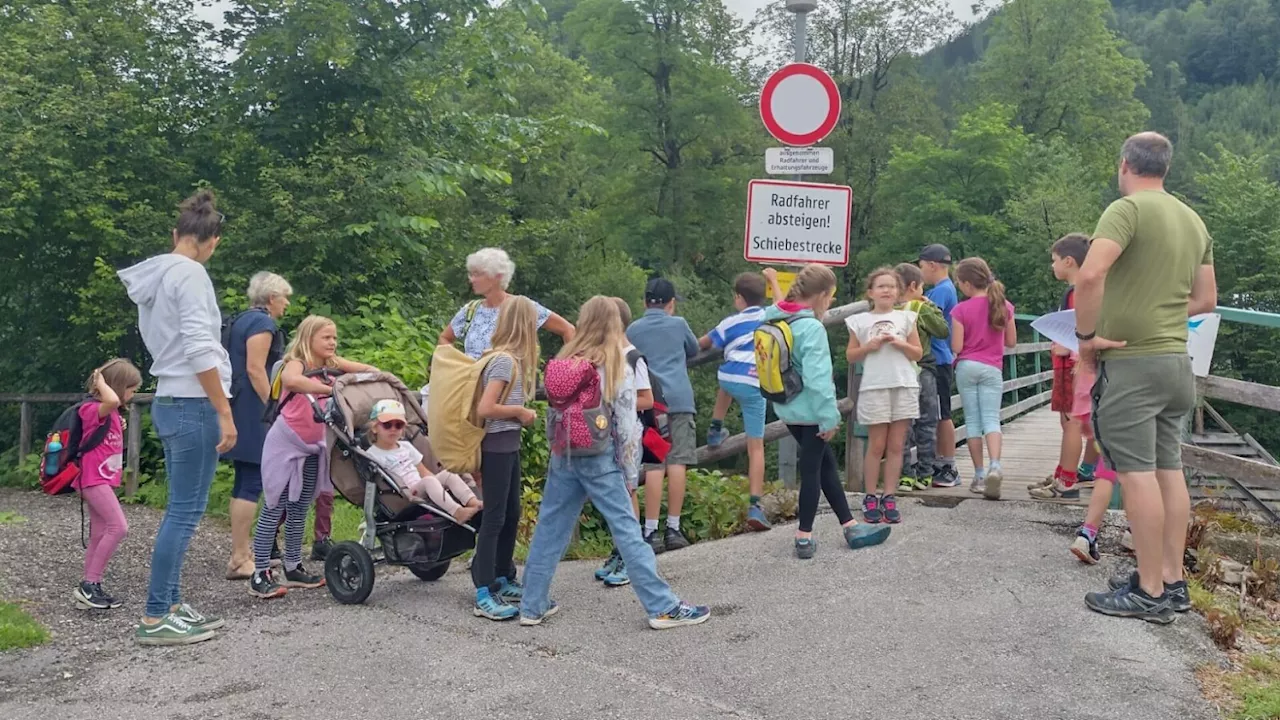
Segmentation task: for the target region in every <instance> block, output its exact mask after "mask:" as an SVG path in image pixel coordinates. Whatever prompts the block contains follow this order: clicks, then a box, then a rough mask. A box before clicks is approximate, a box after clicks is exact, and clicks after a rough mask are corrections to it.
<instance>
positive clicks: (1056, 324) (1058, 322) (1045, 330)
mask: <svg viewBox="0 0 1280 720" xmlns="http://www.w3.org/2000/svg"><path fill="white" fill-rule="evenodd" d="M1031 327H1032V328H1033V329H1035V330H1037V331H1038V332H1039V333H1040V334H1041V335H1043V336H1045V337H1047V338H1049V339H1050V340H1052V341H1053V342H1056V343H1058V344H1059V345H1061V346H1063V347H1065V348H1066V349H1068V350H1070V351H1071V352H1079V351H1080V341H1079V340H1077V339H1076V311H1075V310H1059V311H1058V312H1051V313H1049V314H1048V315H1041V316H1040V317H1038V318H1036V319H1035V320H1032V321H1031Z"/></svg>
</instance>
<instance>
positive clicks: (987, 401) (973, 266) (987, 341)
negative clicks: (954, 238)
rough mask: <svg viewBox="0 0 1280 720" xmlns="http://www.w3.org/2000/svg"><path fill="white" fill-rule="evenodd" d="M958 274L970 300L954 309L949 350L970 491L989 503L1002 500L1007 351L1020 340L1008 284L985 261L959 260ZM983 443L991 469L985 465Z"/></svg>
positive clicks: (963, 290)
mask: <svg viewBox="0 0 1280 720" xmlns="http://www.w3.org/2000/svg"><path fill="white" fill-rule="evenodd" d="M955 274H956V287H958V288H960V292H961V293H963V294H964V295H965V297H967V298H968V300H965V301H963V302H961V303H960V304H959V305H956V307H955V309H954V310H952V311H951V348H952V350H953V351H954V352H955V354H956V388H957V389H958V390H959V391H960V401H961V406H962V407H963V408H964V427H965V434H966V435H967V436H968V439H967V442H968V445H969V456H970V458H971V459H972V460H973V482H972V483H971V484H970V485H969V490H970V491H971V492H974V493H981V494H982V496H983V497H985V498H986V499H988V500H999V499H1000V485H1001V483H1002V482H1003V481H1004V473H1003V472H1002V468H1001V467H1000V456H1001V446H1002V442H1001V440H1002V438H1003V436H1002V435H1001V434H1000V402H1001V398H1003V397H1004V375H1003V372H1004V349H1005V348H1011V347H1013V346H1014V345H1016V344H1017V342H1018V333H1017V330H1016V329H1015V328H1014V322H1013V303H1011V302H1009V301H1008V300H1006V299H1005V297H1004V284H1003V283H1001V282H1000V281H999V280H996V276H995V274H994V273H992V272H991V268H990V267H989V266H988V265H987V262H986V261H985V260H983V259H982V258H978V257H971V258H965V259H964V260H961V261H960V264H958V265H956V273H955ZM984 440H985V441H986V444H987V452H988V453H989V455H990V459H991V465H990V468H984V467H983V459H982V444H983V441H984Z"/></svg>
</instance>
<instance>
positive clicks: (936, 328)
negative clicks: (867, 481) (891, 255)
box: [893, 263, 954, 493]
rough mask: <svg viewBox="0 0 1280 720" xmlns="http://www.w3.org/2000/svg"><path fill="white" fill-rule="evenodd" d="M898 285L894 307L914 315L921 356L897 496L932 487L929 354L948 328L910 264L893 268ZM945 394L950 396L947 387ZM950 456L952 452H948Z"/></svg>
mask: <svg viewBox="0 0 1280 720" xmlns="http://www.w3.org/2000/svg"><path fill="white" fill-rule="evenodd" d="M893 271H894V272H895V273H897V274H898V279H899V280H900V281H902V302H901V303H899V304H898V305H896V306H895V308H896V309H898V310H906V311H908V312H913V313H915V314H916V331H917V332H919V333H920V348H921V350H922V351H923V355H921V357H920V361H919V362H917V363H916V364H917V365H918V366H919V369H920V372H919V374H918V377H919V380H920V416H919V417H917V418H916V419H915V420H912V421H911V425H910V426H909V427H908V428H907V437H906V440H905V441H904V442H903V444H902V478H901V479H900V480H899V481H898V492H900V493H904V492H914V491H916V490H927V489H928V488H929V487H930V486H932V485H933V477H934V465H935V463H936V461H937V459H938V454H937V453H938V442H937V441H938V418H939V417H941V412H940V409H939V407H938V362H937V357H936V356H935V355H934V352H933V341H934V340H939V339H941V340H946V339H947V338H948V337H950V335H951V327H950V326H949V325H947V319H946V318H945V317H943V315H942V308H939V307H938V306H937V305H934V304H933V301H931V300H930V299H929V298H928V297H926V296H925V294H924V272H923V271H921V270H920V268H919V267H917V266H915V265H913V264H911V263H900V264H899V265H897V266H896V267H894V268H893ZM947 392H951V390H950V386H948V389H947ZM913 447H914V448H915V449H916V462H915V464H914V465H912V464H911V448H913ZM949 452H954V449H953V450H951V451H949Z"/></svg>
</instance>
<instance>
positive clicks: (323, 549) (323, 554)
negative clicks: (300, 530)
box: [311, 538, 333, 562]
mask: <svg viewBox="0 0 1280 720" xmlns="http://www.w3.org/2000/svg"><path fill="white" fill-rule="evenodd" d="M332 549H333V541H332V540H330V539H329V538H324V539H323V540H317V541H315V542H313V543H311V559H312V560H317V561H319V562H324V561H325V558H327V557H329V551H330V550H332Z"/></svg>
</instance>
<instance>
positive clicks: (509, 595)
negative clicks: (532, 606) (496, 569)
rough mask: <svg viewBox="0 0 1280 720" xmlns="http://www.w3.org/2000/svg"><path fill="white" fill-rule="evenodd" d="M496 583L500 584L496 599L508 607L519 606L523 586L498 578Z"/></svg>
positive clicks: (504, 578) (513, 581) (522, 595)
mask: <svg viewBox="0 0 1280 720" xmlns="http://www.w3.org/2000/svg"><path fill="white" fill-rule="evenodd" d="M498 582H500V583H502V587H500V588H498V593H497V595H498V599H499V600H501V601H503V602H505V603H507V604H510V605H518V604H520V601H521V600H523V599H524V586H523V585H521V584H520V583H518V582H516V581H515V580H512V579H511V578H507V577H502V578H498Z"/></svg>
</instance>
